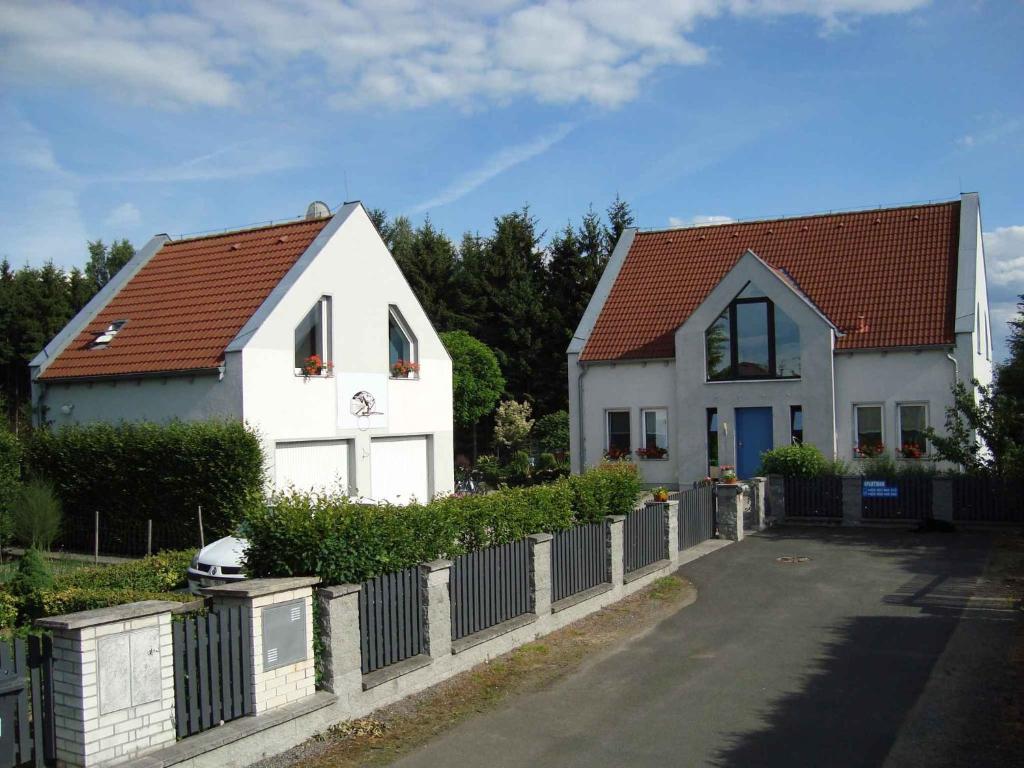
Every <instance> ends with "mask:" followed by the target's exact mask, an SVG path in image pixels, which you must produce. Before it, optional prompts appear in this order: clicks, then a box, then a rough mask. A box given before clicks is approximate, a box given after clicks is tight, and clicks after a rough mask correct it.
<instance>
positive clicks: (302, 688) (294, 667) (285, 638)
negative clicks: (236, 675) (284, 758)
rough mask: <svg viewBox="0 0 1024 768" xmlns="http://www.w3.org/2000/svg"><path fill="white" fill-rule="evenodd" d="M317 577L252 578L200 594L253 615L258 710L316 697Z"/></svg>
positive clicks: (254, 692) (255, 708)
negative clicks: (315, 611)
mask: <svg viewBox="0 0 1024 768" xmlns="http://www.w3.org/2000/svg"><path fill="white" fill-rule="evenodd" d="M319 581H320V578H319V577H318V576H296V577H292V578H284V579H248V580H246V581H240V582H236V583H234V584H224V585H221V586H217V587H205V588H203V589H202V590H200V591H201V592H202V593H203V594H205V595H208V596H210V597H212V598H213V601H214V608H215V609H216V607H217V605H224V606H229V607H230V606H234V605H241V606H242V610H244V611H247V612H248V613H249V619H250V627H251V634H250V638H249V642H250V646H249V647H250V648H251V649H252V672H251V675H252V680H251V683H252V687H251V690H252V696H253V701H252V705H253V712H254V713H255V714H257V715H259V714H262V713H263V712H266V711H268V710H271V709H274V708H275V707H280V706H284V705H285V704H290V703H292V702H293V701H298V700H299V699H302V698H305V697H306V696H312V695H313V694H314V693H315V692H316V670H315V669H314V662H313V585H314V584H317V583H318V582H319Z"/></svg>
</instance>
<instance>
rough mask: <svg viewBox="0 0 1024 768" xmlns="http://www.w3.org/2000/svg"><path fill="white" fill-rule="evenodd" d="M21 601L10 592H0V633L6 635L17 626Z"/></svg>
mask: <svg viewBox="0 0 1024 768" xmlns="http://www.w3.org/2000/svg"><path fill="white" fill-rule="evenodd" d="M20 610H21V601H20V600H18V598H17V597H15V596H14V595H13V594H11V593H10V592H6V591H0V633H7V632H9V631H10V630H12V629H14V627H15V626H17V624H18V614H19V612H20Z"/></svg>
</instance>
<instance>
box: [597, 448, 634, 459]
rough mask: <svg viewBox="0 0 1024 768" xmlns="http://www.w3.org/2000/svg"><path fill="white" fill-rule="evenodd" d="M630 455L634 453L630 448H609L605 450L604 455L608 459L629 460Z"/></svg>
mask: <svg viewBox="0 0 1024 768" xmlns="http://www.w3.org/2000/svg"><path fill="white" fill-rule="evenodd" d="M638 453H639V451H638ZM630 455H632V452H631V451H630V450H629V448H609V449H608V450H607V451H605V452H604V457H605V458H606V459H607V460H608V461H627V460H628V459H629V457H630Z"/></svg>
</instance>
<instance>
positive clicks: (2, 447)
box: [0, 426, 21, 612]
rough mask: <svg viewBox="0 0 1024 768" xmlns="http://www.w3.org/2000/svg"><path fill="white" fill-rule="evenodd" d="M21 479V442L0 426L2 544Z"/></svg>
mask: <svg viewBox="0 0 1024 768" xmlns="http://www.w3.org/2000/svg"><path fill="white" fill-rule="evenodd" d="M20 480H21V443H19V442H18V438H17V437H15V435H14V434H13V433H12V432H10V431H9V430H8V429H7V428H6V427H3V426H0V546H3V545H5V544H7V540H8V538H10V529H11V515H10V513H11V507H12V506H13V505H14V502H15V500H16V499H17V498H18V488H19V481H20ZM0 612H2V611H0Z"/></svg>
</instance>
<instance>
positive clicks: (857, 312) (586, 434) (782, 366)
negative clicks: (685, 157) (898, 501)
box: [568, 193, 992, 487]
mask: <svg viewBox="0 0 1024 768" xmlns="http://www.w3.org/2000/svg"><path fill="white" fill-rule="evenodd" d="M568 360H569V411H570V426H571V458H572V465H573V469H574V471H579V470H580V469H581V468H583V467H587V466H591V465H594V464H596V463H598V462H600V461H601V460H602V458H604V457H606V456H610V457H615V456H621V455H625V454H628V455H629V456H630V457H631V458H633V459H635V460H636V461H637V463H638V466H639V467H640V471H641V473H642V475H643V477H644V479H645V481H646V482H647V483H649V484H651V485H665V486H668V487H680V486H685V485H686V484H688V483H690V482H692V481H694V480H697V479H700V478H703V477H704V476H706V475H707V474H709V473H711V474H714V473H715V468H717V467H718V466H722V465H731V466H735V467H736V469H737V473H738V474H739V476H740V477H749V476H752V475H753V474H755V473H756V472H757V471H758V468H759V464H760V454H761V453H762V452H763V451H765V450H768V449H770V448H773V447H778V446H782V445H787V444H789V443H792V442H808V443H813V444H814V445H816V446H818V447H819V448H820V449H821V450H822V452H823V453H824V454H825V455H826V456H828V457H830V458H839V459H844V460H848V461H852V462H857V461H858V460H860V459H862V458H864V457H865V456H867V455H872V454H877V453H888V454H890V455H892V456H893V457H894V458H895V459H896V460H897V461H900V462H918V461H920V460H921V459H925V458H927V457H928V455H929V450H930V446H929V445H928V441H927V440H926V439H925V437H924V430H925V429H926V428H927V427H935V428H936V429H938V430H940V431H941V429H942V428H943V425H944V422H945V412H946V408H947V407H949V406H950V405H951V404H952V393H951V387H952V385H953V383H954V382H955V381H957V380H959V381H962V382H965V383H968V382H970V381H971V380H972V379H977V380H978V381H979V382H981V383H982V384H986V383H989V382H990V381H991V378H992V335H991V331H990V325H989V309H988V291H987V285H986V277H985V256H984V246H983V243H982V236H981V213H980V207H979V201H978V195H977V194H973V193H972V194H964V195H962V196H961V197H960V199H958V200H953V201H950V202H944V203H936V204H927V205H914V206H905V207H899V208H888V209H873V210H866V211H857V212H850V213H830V214H823V215H816V216H803V217H794V218H785V219H775V220H765V221H752V222H742V223H730V224H724V225H718V226H703V227H689V228H677V229H668V230H659V231H645V232H639V231H637V230H626V231H625V232H624V233H623V235H622V237H621V238H620V240H619V242H618V244H617V245H616V248H615V250H614V252H613V254H612V256H611V259H610V261H609V264H608V266H607V268H606V270H605V273H604V275H603V276H602V278H601V281H600V283H599V285H598V287H597V289H596V291H595V292H594V296H593V298H592V299H591V302H590V305H589V306H588V308H587V310H586V312H585V313H584V316H583V319H582V320H581V322H580V324H579V327H578V328H577V330H576V333H575V334H574V337H573V340H572V342H571V344H570V346H569V349H568Z"/></svg>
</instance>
